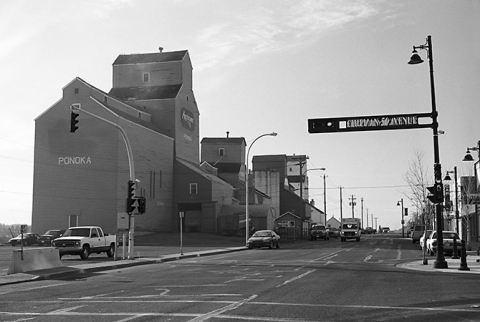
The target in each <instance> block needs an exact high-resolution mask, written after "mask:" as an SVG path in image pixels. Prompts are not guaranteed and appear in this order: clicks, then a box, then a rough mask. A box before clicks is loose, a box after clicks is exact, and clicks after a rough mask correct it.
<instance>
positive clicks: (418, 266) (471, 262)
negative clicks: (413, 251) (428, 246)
mask: <svg viewBox="0 0 480 322" xmlns="http://www.w3.org/2000/svg"><path fill="white" fill-rule="evenodd" d="M435 259H436V258H435V257H434V256H427V265H424V264H423V259H422V260H419V261H414V262H408V263H402V264H398V265H397V267H399V268H404V269H410V270H415V271H423V272H437V273H460V274H480V256H478V255H477V251H476V250H475V251H467V258H466V266H465V264H464V265H461V260H460V259H451V258H450V256H445V261H446V262H447V268H435V267H434V265H435ZM460 268H461V269H460Z"/></svg>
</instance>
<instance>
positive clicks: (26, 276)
mask: <svg viewBox="0 0 480 322" xmlns="http://www.w3.org/2000/svg"><path fill="white" fill-rule="evenodd" d="M243 250H247V248H246V247H233V248H225V249H213V250H207V251H200V252H192V253H186V254H179V255H164V256H163V257H160V258H145V257H144V258H134V259H133V260H130V259H121V260H118V261H113V262H102V263H97V264H82V265H78V266H64V267H58V268H52V269H45V270H38V271H31V272H27V273H18V274H12V275H8V277H6V278H4V279H2V278H0V286H1V285H11V284H19V283H26V282H33V281H41V280H49V279H55V278H68V277H73V276H76V275H80V274H86V273H96V272H102V271H107V270H111V269H120V268H128V267H134V266H140V265H148V264H158V263H164V262H171V261H176V260H180V259H188V258H195V257H204V256H210V255H219V254H225V253H232V252H237V251H243Z"/></svg>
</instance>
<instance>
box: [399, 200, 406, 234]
mask: <svg viewBox="0 0 480 322" xmlns="http://www.w3.org/2000/svg"><path fill="white" fill-rule="evenodd" d="M400 204H401V205H402V221H401V223H402V238H405V234H404V224H403V223H404V222H403V212H404V210H403V198H402V199H400V201H398V202H397V206H400Z"/></svg>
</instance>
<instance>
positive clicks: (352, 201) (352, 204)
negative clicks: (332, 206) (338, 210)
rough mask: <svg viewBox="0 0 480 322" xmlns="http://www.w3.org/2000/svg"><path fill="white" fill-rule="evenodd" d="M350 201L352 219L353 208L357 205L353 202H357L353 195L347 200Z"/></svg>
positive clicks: (353, 216) (353, 215) (353, 214)
mask: <svg viewBox="0 0 480 322" xmlns="http://www.w3.org/2000/svg"><path fill="white" fill-rule="evenodd" d="M349 199H350V200H351V201H350V206H352V218H355V208H354V207H355V206H356V205H357V203H356V202H355V200H357V198H355V196H354V195H352V196H351V197H350V198H349Z"/></svg>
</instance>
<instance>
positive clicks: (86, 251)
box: [80, 245, 90, 259]
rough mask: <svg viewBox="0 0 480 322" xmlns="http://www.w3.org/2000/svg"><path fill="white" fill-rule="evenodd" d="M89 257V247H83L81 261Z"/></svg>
mask: <svg viewBox="0 0 480 322" xmlns="http://www.w3.org/2000/svg"><path fill="white" fill-rule="evenodd" d="M88 256H90V247H89V246H88V245H83V248H82V252H81V253H80V258H81V259H87V258H88Z"/></svg>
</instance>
